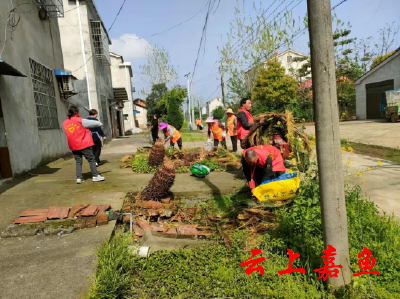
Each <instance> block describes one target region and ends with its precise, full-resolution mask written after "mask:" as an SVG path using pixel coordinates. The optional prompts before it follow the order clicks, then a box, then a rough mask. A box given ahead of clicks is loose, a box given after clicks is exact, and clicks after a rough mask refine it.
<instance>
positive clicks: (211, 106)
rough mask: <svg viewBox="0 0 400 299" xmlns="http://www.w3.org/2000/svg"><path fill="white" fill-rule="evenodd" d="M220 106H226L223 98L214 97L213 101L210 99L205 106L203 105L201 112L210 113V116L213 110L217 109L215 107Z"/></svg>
mask: <svg viewBox="0 0 400 299" xmlns="http://www.w3.org/2000/svg"><path fill="white" fill-rule="evenodd" d="M219 106H222V107H223V106H224V104H223V102H222V99H221V98H215V99H212V100H211V101H208V102H207V103H206V106H205V107H201V114H202V115H203V114H208V116H212V112H213V111H214V110H215V108H217V107H219Z"/></svg>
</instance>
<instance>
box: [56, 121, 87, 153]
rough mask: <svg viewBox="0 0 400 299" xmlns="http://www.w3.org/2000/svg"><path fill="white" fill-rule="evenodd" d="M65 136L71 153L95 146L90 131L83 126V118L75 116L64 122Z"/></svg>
mask: <svg viewBox="0 0 400 299" xmlns="http://www.w3.org/2000/svg"><path fill="white" fill-rule="evenodd" d="M63 128H64V132H65V135H67V138H68V145H69V149H70V150H71V151H78V150H81V149H85V148H88V147H91V146H93V145H94V143H93V138H92V134H90V130H89V129H86V128H85V127H84V126H82V117H76V116H73V117H71V118H69V119H66V120H65V121H64V122H63Z"/></svg>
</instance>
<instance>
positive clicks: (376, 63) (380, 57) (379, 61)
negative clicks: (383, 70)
mask: <svg viewBox="0 0 400 299" xmlns="http://www.w3.org/2000/svg"><path fill="white" fill-rule="evenodd" d="M394 53H396V52H395V51H392V52H389V53H386V54H385V55H382V56H378V57H376V58H375V59H374V61H373V62H372V65H371V69H373V68H374V67H376V66H377V65H378V64H380V63H381V62H382V61H384V60H385V59H387V58H389V57H390V56H392V55H393V54H394Z"/></svg>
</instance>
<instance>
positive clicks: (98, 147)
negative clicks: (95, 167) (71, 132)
mask: <svg viewBox="0 0 400 299" xmlns="http://www.w3.org/2000/svg"><path fill="white" fill-rule="evenodd" d="M92 149H93V155H94V158H95V160H96V162H97V163H98V164H100V154H101V141H94V145H93V146H92Z"/></svg>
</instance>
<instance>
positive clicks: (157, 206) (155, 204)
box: [135, 200, 163, 210]
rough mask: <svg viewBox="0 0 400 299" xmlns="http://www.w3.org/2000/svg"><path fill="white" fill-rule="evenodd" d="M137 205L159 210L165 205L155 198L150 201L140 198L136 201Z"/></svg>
mask: <svg viewBox="0 0 400 299" xmlns="http://www.w3.org/2000/svg"><path fill="white" fill-rule="evenodd" d="M135 205H136V206H137V207H140V208H143V209H153V210H157V209H160V208H162V207H163V206H162V204H161V203H160V202H158V201H154V200H149V201H140V200H138V201H136V203H135Z"/></svg>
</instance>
